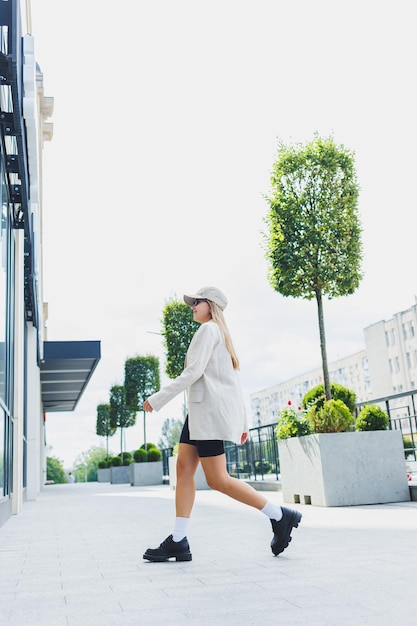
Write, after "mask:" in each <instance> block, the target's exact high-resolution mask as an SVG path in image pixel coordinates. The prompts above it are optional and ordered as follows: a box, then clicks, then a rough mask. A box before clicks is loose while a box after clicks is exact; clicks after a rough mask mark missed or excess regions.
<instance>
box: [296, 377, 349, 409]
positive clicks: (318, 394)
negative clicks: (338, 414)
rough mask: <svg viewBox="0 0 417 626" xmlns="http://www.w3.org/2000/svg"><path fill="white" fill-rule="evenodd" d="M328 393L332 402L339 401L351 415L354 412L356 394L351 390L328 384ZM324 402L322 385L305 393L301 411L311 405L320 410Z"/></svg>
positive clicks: (337, 384)
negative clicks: (329, 392)
mask: <svg viewBox="0 0 417 626" xmlns="http://www.w3.org/2000/svg"><path fill="white" fill-rule="evenodd" d="M330 391H331V394H332V400H341V401H342V402H343V403H344V404H345V405H346V406H347V407H348V409H349V411H350V412H351V413H352V415H353V413H354V411H355V403H356V393H355V392H354V391H353V390H352V389H349V388H348V387H344V386H343V385H340V384H339V383H330ZM324 401H325V395H324V385H323V384H321V385H317V386H316V387H313V388H312V389H310V390H309V391H307V393H306V394H305V396H304V397H303V399H302V401H301V404H302V407H303V409H308V408H309V407H310V406H312V405H315V406H317V407H318V408H320V407H322V406H323V404H324Z"/></svg>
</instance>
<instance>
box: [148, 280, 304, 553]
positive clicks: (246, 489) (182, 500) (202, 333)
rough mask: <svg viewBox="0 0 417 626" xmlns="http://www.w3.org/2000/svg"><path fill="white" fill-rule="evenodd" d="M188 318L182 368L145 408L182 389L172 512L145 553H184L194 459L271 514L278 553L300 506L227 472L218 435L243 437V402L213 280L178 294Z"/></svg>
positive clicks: (223, 485) (217, 483) (218, 482)
mask: <svg viewBox="0 0 417 626" xmlns="http://www.w3.org/2000/svg"><path fill="white" fill-rule="evenodd" d="M184 301H185V302H186V303H187V304H188V305H189V306H190V307H191V308H192V310H193V315H194V320H195V321H196V322H199V323H200V324H201V326H200V328H199V329H198V330H197V332H196V333H195V335H194V337H193V339H192V341H191V343H190V346H189V348H188V351H187V356H186V360H185V368H184V370H183V372H182V373H181V374H180V376H178V377H177V378H175V379H174V380H173V381H172V383H170V384H168V385H167V386H166V387H163V388H162V389H161V390H160V391H158V392H157V393H155V394H153V395H152V396H149V398H147V400H145V402H144V405H143V407H144V410H145V411H147V412H151V411H153V410H155V411H159V410H160V409H161V408H162V407H163V406H164V405H165V404H167V402H169V401H170V400H172V399H173V398H174V397H175V396H177V395H178V394H179V393H181V392H182V391H184V390H187V396H188V416H187V418H186V420H185V423H184V427H183V430H182V433H181V437H180V443H179V449H178V458H177V483H176V490H175V509H176V517H175V523H174V528H173V531H172V534H171V535H169V537H167V538H166V539H165V540H164V541H163V542H162V543H161V544H160V546H159V547H158V548H148V549H147V550H146V552H145V554H144V555H143V558H144V559H147V560H148V561H166V560H168V559H170V558H175V559H176V560H177V561H191V559H192V555H191V551H190V546H189V543H188V539H187V532H188V525H189V521H190V516H191V511H192V508H193V505H194V499H195V482H194V474H195V472H196V470H197V467H198V463H199V462H201V465H202V467H203V470H204V474H205V476H206V481H207V484H208V486H209V487H210V488H211V489H215V490H217V491H220V492H221V493H224V494H226V495H228V496H230V497H231V498H234V499H235V500H238V501H239V502H242V503H244V504H247V505H249V506H252V507H254V508H256V509H259V511H261V512H262V513H264V515H266V516H267V517H268V518H269V519H270V520H271V525H272V531H273V538H272V541H271V544H270V546H271V550H272V553H273V554H274V555H275V556H277V555H278V554H280V553H281V552H283V551H284V550H285V548H286V547H287V546H288V544H289V542H290V541H291V532H292V529H293V528H294V527H295V528H296V527H297V526H298V524H299V523H300V520H301V513H299V512H298V511H293V510H291V509H287V508H284V507H280V506H279V505H276V504H273V503H272V502H269V501H268V500H267V499H266V498H265V497H264V496H262V495H261V494H260V493H259V492H258V491H256V490H255V489H253V488H252V487H251V486H250V485H249V484H248V483H246V482H244V481H241V480H238V479H237V478H233V477H231V476H230V475H229V474H228V472H227V468H226V455H225V452H224V441H232V442H234V443H237V444H244V443H245V441H246V439H247V437H248V427H247V420H246V411H245V405H244V402H243V397H242V392H241V389H240V384H239V380H238V374H237V370H238V369H239V361H238V359H237V357H236V354H235V351H234V348H233V344H232V340H231V337H230V334H229V330H228V328H227V325H226V321H225V318H224V315H223V311H224V309H225V308H226V305H227V298H226V296H225V295H224V293H223V292H222V291H220V289H217V288H216V287H203V288H201V289H199V290H198V291H197V293H196V294H194V295H184Z"/></svg>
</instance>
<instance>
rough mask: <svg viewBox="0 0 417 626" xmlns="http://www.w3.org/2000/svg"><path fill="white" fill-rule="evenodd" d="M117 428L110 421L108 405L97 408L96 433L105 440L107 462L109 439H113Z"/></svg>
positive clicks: (100, 405)
mask: <svg viewBox="0 0 417 626" xmlns="http://www.w3.org/2000/svg"><path fill="white" fill-rule="evenodd" d="M116 430H117V428H115V427H114V426H112V424H111V421H110V404H99V405H98V406H97V422H96V433H97V435H98V436H99V437H105V438H106V450H107V460H108V459H109V437H113V435H114V434H115V432H116Z"/></svg>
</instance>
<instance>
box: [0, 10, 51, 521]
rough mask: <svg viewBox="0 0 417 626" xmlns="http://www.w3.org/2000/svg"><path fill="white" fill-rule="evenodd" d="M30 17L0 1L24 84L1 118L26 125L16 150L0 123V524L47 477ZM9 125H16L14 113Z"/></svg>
mask: <svg viewBox="0 0 417 626" xmlns="http://www.w3.org/2000/svg"><path fill="white" fill-rule="evenodd" d="M29 16H30V2H29V1H28V0H22V1H19V0H3V2H1V3H0V18H1V23H0V25H1V26H2V28H1V31H0V49H1V53H2V54H3V58H1V57H0V62H2V63H4V59H6V58H7V57H10V56H11V54H12V51H11V49H10V48H11V47H12V46H11V43H10V42H11V41H13V42H14V44H16V45H17V48H16V49H17V50H18V51H19V53H18V54H17V56H16V59H17V61H18V62H17V63H16V67H17V73H18V80H17V82H16V84H17V85H18V86H19V85H21V86H22V87H21V90H20V91H18V95H19V98H18V100H19V101H18V102H17V103H16V100H15V97H16V88H15V86H13V85H14V83H13V85H12V84H9V83H6V82H3V83H2V84H1V85H0V111H2V112H4V113H5V114H7V115H10V112H13V115H14V116H15V115H16V112H17V111H18V117H19V120H18V121H19V125H21V128H23V129H24V130H23V133H22V136H23V139H22V141H23V150H22V146H20V152H19V144H18V140H17V139H16V137H17V136H18V133H11V135H8V132H7V129H5V127H4V126H3V127H2V136H3V141H2V142H1V146H0V150H1V151H2V155H1V159H0V195H1V201H2V202H1V205H2V220H1V229H0V260H1V264H0V525H1V524H2V523H4V521H6V520H7V519H8V517H9V516H10V515H11V514H17V513H19V512H20V511H21V509H22V505H23V502H24V501H25V500H26V499H34V498H36V496H37V494H38V493H39V491H40V489H41V486H42V485H43V484H44V482H45V453H44V432H43V429H44V419H43V408H42V401H41V383H40V359H41V357H42V349H43V328H44V319H43V311H44V307H43V303H42V215H41V208H42V202H41V194H40V189H41V185H40V172H41V170H42V168H41V159H42V147H43V141H44V139H48V138H50V137H51V135H52V134H51V129H50V126H49V127H48V125H47V123H46V122H45V120H46V118H47V117H48V116H49V115H50V114H51V113H52V109H53V106H52V102H51V99H50V98H49V99H48V98H45V97H44V94H43V77H42V74H41V72H40V71H39V69H38V66H37V64H36V59H35V46H34V39H33V37H32V36H31V35H30V34H27V33H31V24H30V18H29ZM22 33H24V36H22ZM21 50H22V51H23V52H22V53H21V52H20V51H21ZM20 79H21V80H20ZM17 89H18V90H19V87H18V88H17ZM16 105H17V106H16ZM22 111H23V115H22ZM13 124H14V125H16V120H15V117H13ZM15 134H16V136H15ZM19 136H20V135H19ZM5 137H6V139H4V138H5ZM4 148H5V154H3V149H4ZM15 152H16V153H17V154H18V156H19V159H20V160H19V159H18V161H19V168H18V170H17V172H14V171H13V170H11V169H10V165H9V162H10V155H13V154H14V153H15ZM11 184H12V185H16V186H17V187H18V188H21V194H22V196H23V195H24V201H25V202H26V205H25V206H27V207H28V214H27V215H26V216H25V226H24V227H23V226H22V224H21V223H19V221H18V219H17V218H16V204H14V201H13V198H12V197H11V194H10V188H11ZM22 206H23V203H22ZM22 212H23V209H22ZM28 224H30V235H31V236H30V237H29V238H28V230H27V229H28ZM28 242H29V244H28ZM28 256H29V257H30V261H31V262H32V263H33V265H32V266H31V274H30V276H31V279H32V278H33V282H32V285H31V286H32V287H33V293H32V294H31V295H32V296H33V298H32V305H31V306H32V308H33V311H35V315H32V311H30V310H29V309H28V303H27V275H28V265H27V263H28Z"/></svg>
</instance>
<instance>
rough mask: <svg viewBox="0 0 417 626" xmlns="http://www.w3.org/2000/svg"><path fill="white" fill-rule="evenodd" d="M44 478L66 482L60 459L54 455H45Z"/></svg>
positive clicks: (58, 482)
mask: <svg viewBox="0 0 417 626" xmlns="http://www.w3.org/2000/svg"><path fill="white" fill-rule="evenodd" d="M46 480H53V481H54V483H57V484H62V483H66V482H67V477H66V476H65V470H64V467H63V465H62V461H60V460H59V459H57V458H56V457H54V456H48V457H46Z"/></svg>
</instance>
